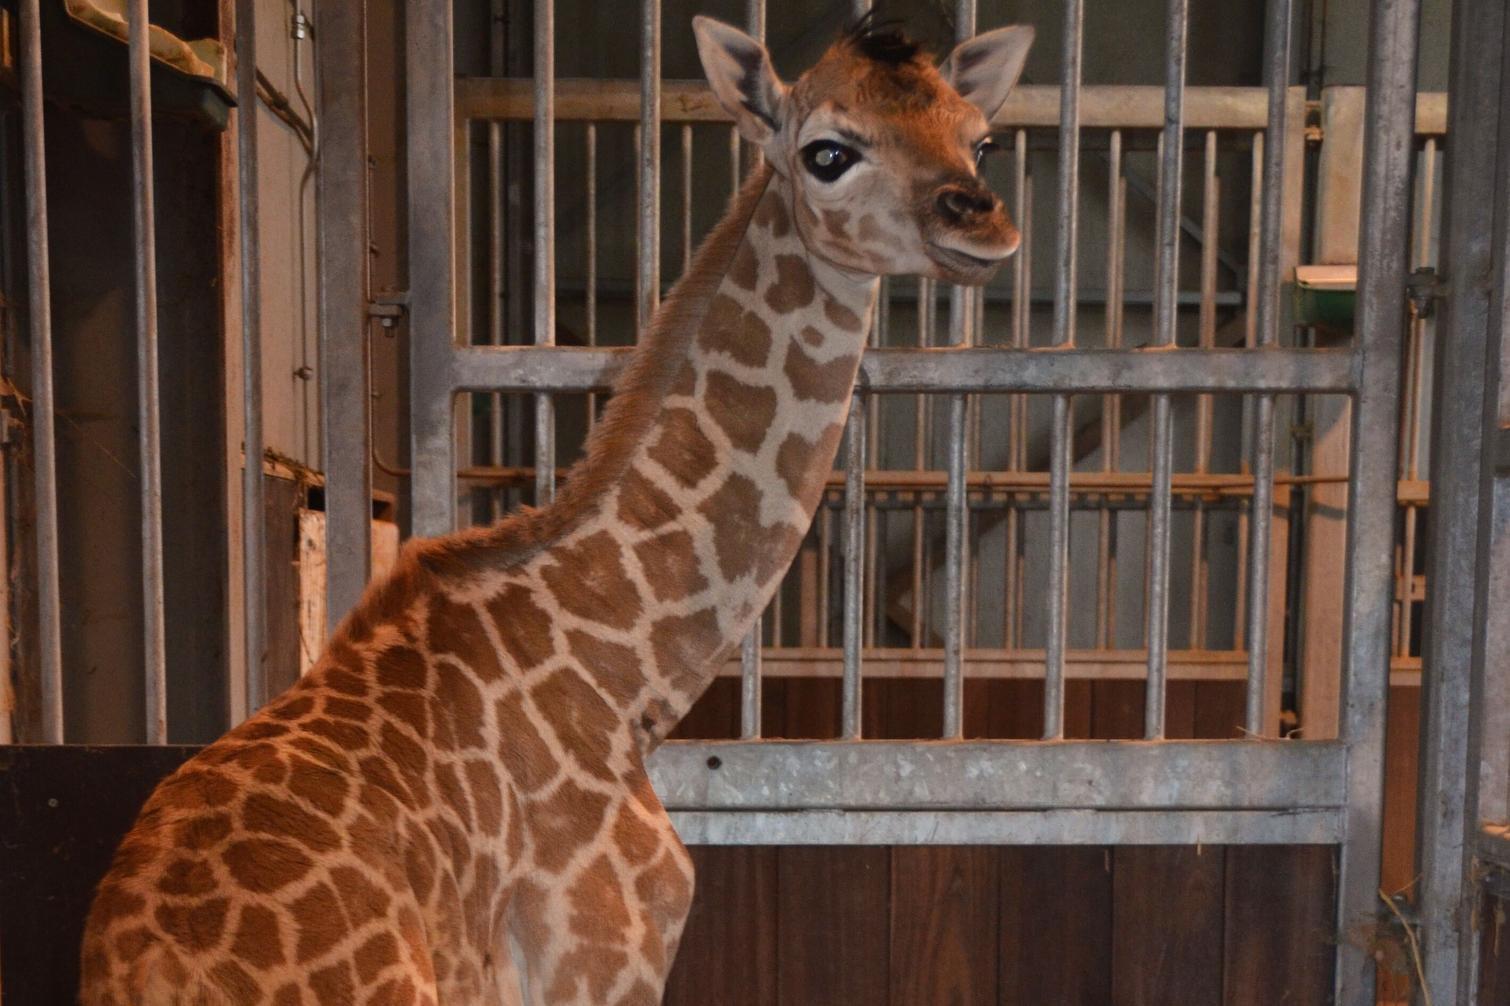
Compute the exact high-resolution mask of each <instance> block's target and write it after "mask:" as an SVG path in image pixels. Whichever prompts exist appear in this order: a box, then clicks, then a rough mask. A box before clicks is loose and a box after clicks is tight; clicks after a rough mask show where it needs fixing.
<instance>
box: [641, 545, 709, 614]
mask: <svg viewBox="0 0 1510 1006" xmlns="http://www.w3.org/2000/svg"><path fill="white" fill-rule="evenodd" d="M634 554H635V557H636V558H638V559H639V560H640V567H641V568H642V569H644V571H645V578H646V579H647V580H649V582H650V591H651V593H653V594H654V595H655V599H656V600H658V601H679V600H681V599H682V598H684V597H687V596H688V595H691V594H695V593H697V592H698V591H700V590H704V589H706V588H707V586H708V581H707V579H706V578H704V576H703V575H702V573H701V572H699V570H698V564H697V552H696V551H695V550H694V548H693V543H692V536H691V535H690V534H688V533H687V532H686V531H681V530H676V531H667V532H666V533H665V534H660V535H657V536H656V537H654V538H648V539H646V540H645V541H642V542H638V543H636V544H635V546H634Z"/></svg>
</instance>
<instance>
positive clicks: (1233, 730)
mask: <svg viewBox="0 0 1510 1006" xmlns="http://www.w3.org/2000/svg"><path fill="white" fill-rule="evenodd" d="M1190 684H1191V686H1192V687H1193V688H1194V689H1195V732H1194V733H1193V734H1192V735H1191V736H1192V737H1199V738H1206V739H1213V740H1226V739H1229V738H1233V737H1241V736H1243V718H1244V716H1246V715H1247V710H1246V708H1245V702H1246V691H1247V690H1246V686H1245V685H1244V684H1243V683H1242V682H1241V681H1195V682H1191V683H1190Z"/></svg>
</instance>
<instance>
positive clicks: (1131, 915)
mask: <svg viewBox="0 0 1510 1006" xmlns="http://www.w3.org/2000/svg"><path fill="white" fill-rule="evenodd" d="M1225 858H1226V857H1225V850H1224V849H1222V848H1209V847H1208V848H1204V849H1199V848H1194V847H1191V846H1125V847H1123V848H1119V849H1116V850H1114V851H1113V853H1112V864H1113V866H1112V890H1113V903H1112V917H1113V918H1114V919H1115V920H1116V925H1115V927H1114V929H1113V939H1112V996H1111V999H1110V1000H1109V1001H1110V1002H1115V1003H1117V1004H1118V1006H1145V1004H1146V1006H1168V1004H1169V1003H1217V1002H1221V1001H1222V1000H1221V992H1222V938H1223V918H1222V915H1223V913H1222V905H1223V883H1222V880H1223V873H1224V861H1225Z"/></svg>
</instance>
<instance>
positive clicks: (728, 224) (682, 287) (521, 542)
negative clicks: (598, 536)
mask: <svg viewBox="0 0 1510 1006" xmlns="http://www.w3.org/2000/svg"><path fill="white" fill-rule="evenodd" d="M771 174H772V169H771V167H770V165H769V164H766V165H763V166H762V167H761V168H760V169H759V170H757V171H755V172H754V173H753V174H752V175H751V176H750V178H749V179H748V180H747V181H746V182H745V184H744V185H743V186H742V187H741V188H740V190H739V192H738V193H736V194H735V196H734V198H733V201H732V205H731V207H730V211H729V212H728V213H726V214H725V215H724V217H723V219H722V220H721V221H720V222H719V224H718V225H717V226H716V227H714V228H713V230H712V232H710V233H709V235H708V236H707V238H705V239H704V241H703V243H702V245H701V246H700V247H699V248H698V250H697V254H696V255H694V256H693V258H692V262H691V264H690V265H689V266H688V267H687V271H686V273H685V274H683V276H682V277H681V279H679V280H677V282H676V284H675V285H674V286H673V287H672V289H671V292H670V293H669V294H667V296H666V299H665V301H664V302H663V303H662V304H661V306H660V309H659V310H657V311H656V312H655V316H654V318H652V319H651V322H650V326H649V328H648V329H647V330H646V332H645V334H644V336H643V337H642V339H641V341H640V345H639V347H638V348H637V349H636V351H635V352H634V354H633V355H632V356H631V357H630V358H629V363H628V364H627V365H626V366H625V367H624V369H623V371H622V372H621V373H620V374H619V376H618V378H617V379H616V380H615V381H614V383H613V389H612V397H610V398H609V400H608V404H607V405H606V406H605V407H604V410H603V416H602V418H601V419H600V420H599V421H598V423H597V424H596V425H595V427H594V428H593V431H592V433H591V434H589V435H588V438H587V442H586V443H585V444H584V445H583V456H582V458H581V459H580V460H579V461H577V462H576V463H575V464H574V465H572V467H571V468H570V469H569V470H568V471H567V473H566V475H565V477H564V479H563V481H562V484H561V489H560V492H559V493H558V494H557V496H556V499H555V501H554V502H552V503H551V504H549V505H547V506H544V507H529V506H526V507H523V508H521V509H520V510H519V511H517V512H515V513H513V514H510V515H509V516H506V517H504V518H502V519H500V520H499V521H497V522H495V523H493V524H490V525H484V526H480V527H474V528H469V529H467V530H464V531H461V532H458V533H456V534H452V535H447V536H445V537H441V538H431V539H422V540H417V541H415V542H412V543H411V544H410V545H409V546H408V547H407V549H406V551H408V552H409V553H410V554H411V555H412V557H413V559H415V560H417V561H418V563H419V564H420V565H421V566H422V567H424V568H425V569H427V570H429V571H431V572H435V573H441V574H448V573H449V574H467V573H472V572H478V571H481V570H493V571H496V570H498V569H500V568H507V567H509V566H513V565H516V564H518V563H520V562H523V561H524V560H526V559H528V558H530V557H531V556H533V555H535V554H536V553H538V552H539V551H541V550H542V549H544V548H547V547H548V546H549V545H550V544H551V543H552V542H554V541H557V540H559V539H560V538H561V537H563V536H564V535H566V534H567V533H568V532H570V531H571V530H572V529H573V528H574V527H576V526H578V525H579V524H580V523H581V521H582V520H583V518H585V517H586V516H588V515H589V514H591V513H592V512H593V509H594V507H595V506H596V505H597V504H598V502H599V501H600V500H601V499H602V498H603V497H604V496H605V495H606V494H607V493H608V491H609V490H610V489H611V488H612V487H613V486H614V485H615V484H616V483H617V482H618V481H619V479H620V478H622V477H623V475H624V473H625V472H626V471H627V470H628V468H629V463H630V460H631V458H632V455H633V453H634V449H635V447H636V446H637V445H639V444H640V443H641V442H642V441H643V440H644V439H645V437H646V436H647V435H648V434H649V432H650V430H651V428H652V426H653V425H654V423H655V421H656V419H657V418H658V416H659V415H660V411H661V403H662V401H663V400H664V398H665V396H666V394H667V392H668V390H669V389H670V387H671V383H672V381H673V380H674V379H675V377H676V374H677V370H678V368H679V367H680V366H681V365H682V363H683V362H684V361H685V360H686V358H687V350H688V348H689V347H690V346H691V344H692V340H693V338H695V337H696V334H697V330H698V327H699V326H700V325H701V324H702V320H703V317H704V315H706V314H707V311H708V304H709V302H710V301H711V300H712V298H713V295H714V294H715V293H716V292H717V291H718V286H719V284H720V283H721V282H723V278H724V275H725V274H726V273H727V272H728V271H729V266H730V265H731V264H732V262H733V260H734V253H735V252H736V251H738V249H739V243H740V241H741V240H743V238H744V235H745V232H746V231H747V230H748V229H749V225H750V218H751V217H752V216H753V215H754V213H755V206H756V204H757V203H758V202H759V201H760V197H761V195H762V194H764V192H765V190H766V186H767V185H768V184H769V183H770V180H771ZM537 463H538V462H537Z"/></svg>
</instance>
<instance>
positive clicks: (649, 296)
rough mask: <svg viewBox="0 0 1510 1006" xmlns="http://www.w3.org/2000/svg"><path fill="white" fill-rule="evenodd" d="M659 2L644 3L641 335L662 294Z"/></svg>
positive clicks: (646, 0)
mask: <svg viewBox="0 0 1510 1006" xmlns="http://www.w3.org/2000/svg"><path fill="white" fill-rule="evenodd" d="M660 79H661V3H660V0H641V3H640V156H639V190H638V191H639V222H640V227H639V238H640V245H639V249H638V257H637V259H636V263H635V305H636V309H637V312H638V313H637V315H636V317H637V319H638V322H639V331H640V333H641V334H643V333H644V332H645V330H646V329H647V328H648V327H649V325H650V319H651V318H652V317H653V316H654V315H655V309H656V307H657V306H658V305H659V303H660V297H661V92H660V88H659V86H658V85H659V83H660Z"/></svg>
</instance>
